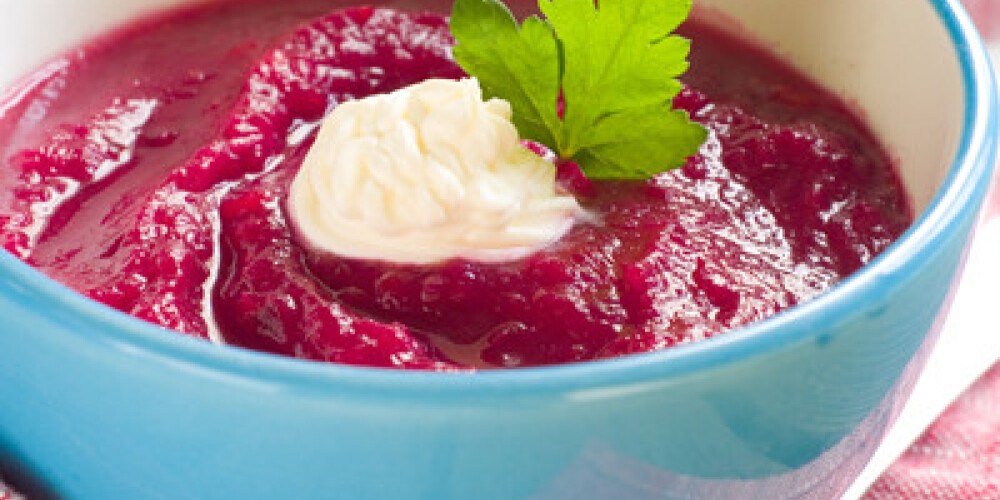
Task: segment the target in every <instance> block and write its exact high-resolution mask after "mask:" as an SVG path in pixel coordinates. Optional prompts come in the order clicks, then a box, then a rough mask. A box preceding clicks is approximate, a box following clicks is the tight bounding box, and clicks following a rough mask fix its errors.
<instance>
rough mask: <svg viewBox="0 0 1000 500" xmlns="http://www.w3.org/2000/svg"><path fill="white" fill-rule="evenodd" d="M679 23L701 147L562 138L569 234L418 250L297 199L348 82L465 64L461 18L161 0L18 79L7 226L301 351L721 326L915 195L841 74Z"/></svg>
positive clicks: (514, 341)
mask: <svg viewBox="0 0 1000 500" xmlns="http://www.w3.org/2000/svg"><path fill="white" fill-rule="evenodd" d="M681 34H682V35H684V36H686V37H688V38H690V39H692V40H693V45H692V54H691V69H690V70H689V71H688V73H687V74H686V75H685V76H684V77H683V78H682V80H683V82H684V84H685V88H684V90H683V91H682V93H681V94H680V95H679V96H678V97H676V98H675V99H674V106H675V107H677V108H679V109H683V110H686V111H687V112H688V113H690V116H691V117H692V119H694V120H695V121H697V122H699V123H701V124H703V125H705V126H706V127H707V128H708V129H709V131H710V132H709V138H708V140H707V142H706V143H705V144H704V145H703V146H702V148H701V151H700V153H699V154H698V155H696V156H694V157H692V158H690V159H689V160H688V161H687V163H686V164H685V165H684V166H683V167H682V168H680V169H677V170H673V171H670V172H667V173H663V174H660V175H658V176H656V177H655V178H653V179H651V180H648V181H595V180H590V179H587V178H586V177H584V176H583V175H582V174H581V172H580V170H579V168H577V167H576V165H575V164H573V163H566V162H562V163H559V164H558V165H557V168H558V181H559V183H560V185H561V186H562V187H563V189H565V190H566V191H567V192H570V193H572V194H573V195H574V196H575V197H576V199H577V200H578V202H579V204H580V205H581V206H582V207H583V208H584V209H585V210H586V211H587V212H588V214H590V217H588V218H587V219H586V220H583V221H579V222H577V223H576V224H575V225H574V226H573V227H572V229H570V231H569V232H568V233H567V234H566V235H565V236H564V237H562V238H561V239H560V240H559V241H558V242H556V243H554V244H552V245H550V246H548V247H546V248H544V249H542V250H540V251H538V252H536V253H534V254H532V255H529V256H527V257H524V258H520V259H517V260H515V261H511V262H504V263H483V262H475V261H468V260H461V259H452V260H448V261H445V262H441V263H436V264H426V265H406V264H393V263H388V262H382V261H377V260H367V259H356V258H353V259H352V258H346V257H337V256H334V255H330V254H324V253H321V252H317V251H314V250H311V249H310V248H309V247H308V246H307V245H303V244H302V242H301V241H300V240H299V238H298V237H297V236H296V234H295V232H294V231H293V230H292V225H291V222H290V220H289V217H288V213H287V210H286V205H285V203H286V199H287V197H288V191H289V185H290V183H291V182H292V178H293V177H294V176H295V174H296V172H297V171H298V169H299V166H300V164H301V162H302V160H303V157H304V156H305V154H306V152H307V151H308V150H309V147H310V146H311V144H312V141H313V140H314V138H315V132H316V126H317V124H318V123H319V121H320V120H321V119H322V118H323V117H324V115H325V114H326V113H328V112H329V111H330V109H332V108H334V107H335V106H337V104H338V103H342V102H345V101H349V100H353V99H357V98H361V97H364V96H368V95H373V94H379V93H386V92H389V91H392V90H395V89H398V88H401V87H404V86H407V85H410V84H413V83H416V82H420V81H423V80H426V79H429V78H446V79H458V78H462V77H464V76H465V75H464V73H463V72H462V70H461V69H460V68H459V67H458V66H457V65H456V64H455V63H454V61H453V60H452V58H451V53H450V50H449V49H450V46H451V44H452V43H453V41H452V38H451V35H450V34H449V30H448V25H447V19H446V18H445V17H444V16H443V15H441V14H438V13H420V12H409V11H398V10H391V9H382V8H370V7H357V8H350V9H346V10H338V11H333V12H331V11H330V8H329V7H328V6H324V5H323V2H321V1H318V0H297V1H294V2H265V1H252V0H251V1H247V0H241V1H226V2H222V3H216V4H210V5H201V6H196V7H189V8H186V9H183V10H177V11H172V12H169V13H166V14H162V15H160V16H158V17H155V18H151V19H149V20H145V21H141V22H139V23H138V24H134V25H131V26H129V27H126V28H123V29H121V30H119V31H117V32H114V33H111V34H109V35H106V36H104V37H103V38H100V39H98V40H96V41H93V42H91V43H90V44H88V45H85V46H82V47H80V48H79V49H77V50H75V51H73V52H71V53H68V54H67V55H65V56H63V57H61V58H58V59H56V60H54V61H52V62H51V63H49V64H47V65H46V66H44V67H43V68H41V69H40V70H38V71H37V72H36V73H35V74H34V75H32V77H31V78H28V79H26V80H25V82H26V83H24V84H23V86H22V88H21V89H20V91H19V92H16V93H11V94H9V95H11V96H16V97H14V100H13V101H10V102H7V103H5V108H4V109H6V111H5V112H4V113H3V115H2V116H0V153H2V154H0V159H2V162H3V165H2V168H0V185H2V186H3V187H2V189H0V241H2V243H3V246H4V248H6V249H7V250H8V251H10V252H12V253H13V254H15V255H16V256H18V257H19V258H21V259H22V260H24V261H25V262H27V263H29V264H31V265H32V266H35V267H37V268H38V269H40V270H41V271H43V272H44V273H46V274H47V275H49V276H51V277H53V278H55V279H57V280H59V281H61V282H63V283H65V284H67V285H68V286H70V287H72V288H73V289H75V290H77V291H79V292H80V293H82V294H84V295H86V296H88V297H91V298H93V299H94V300H97V301H99V302H102V303H104V304H107V305H109V306H111V307H113V308H116V309H118V310H120V311H123V312H125V313H128V314H131V315H133V316H135V317H138V318H141V319H144V320H146V321H149V322H152V323H155V324H157V325H161V326H163V327H164V328H167V329H170V330H175V331H177V332H180V333H183V334H187V335H191V336H196V337H202V338H205V339H211V340H214V341H218V342H223V343H227V344H233V345H239V346H244V347H248V348H251V349H256V350H262V351H267V352H272V353H279V354H284V355H289V356H295V357H299V358H304V359H310V360H318V361H328V362H337V363H349V364H356V365H365V366H379V367H396V368H417V369H431V370H468V369H476V368H495V367H506V368H510V367H520V366H535V365H545V364H558V363H568V362H576V361H585V360H594V359H600V358H607V357H614V356H619V355H624V354H629V353H639V352H646V351H651V350H656V349H663V348H668V347H670V346H673V345H677V344H681V343H687V342H693V341H697V340H701V339H705V338H708V337H711V336H713V335H719V334H724V332H725V331H727V330H730V329H732V328H735V327H738V326H740V325H745V324H748V323H751V322H755V321H758V320H761V319H763V318H766V317H768V316H770V315H772V314H775V313H776V312H778V311H780V310H782V309H784V308H787V307H790V306H793V305H795V304H798V303H801V302H803V301H807V300H809V299H810V298H812V297H815V296H816V295H817V294H820V293H822V292H823V291H824V290H826V289H828V288H829V287H831V286H832V285H834V284H836V283H837V282H838V281H839V280H841V279H842V278H844V277H845V276H846V275H848V274H850V273H852V272H854V271H856V270H857V269H858V268H859V267H861V266H863V265H864V264H866V263H867V262H869V261H870V260H871V259H872V258H874V257H875V256H876V255H878V254H879V253H880V252H882V251H883V250H884V249H885V248H886V247H887V246H888V245H890V244H891V243H892V241H893V240H894V239H895V238H897V237H898V236H899V235H900V234H901V233H902V232H903V231H904V230H905V229H906V227H907V226H908V225H909V224H910V222H911V213H910V209H909V207H908V202H907V200H906V197H905V194H904V192H903V190H902V187H901V184H900V181H899V179H898V178H897V176H896V174H895V172H894V170H893V168H892V166H891V163H890V161H889V159H888V156H887V154H886V153H885V152H884V151H883V149H882V147H881V146H880V145H879V143H878V142H877V140H876V139H875V138H874V137H873V136H872V134H871V133H870V132H869V131H868V130H867V129H866V127H865V126H864V125H863V124H862V123H861V121H860V120H859V119H858V118H857V117H856V116H854V115H853V114H852V113H851V112H850V111H849V110H848V109H847V107H846V106H845V105H844V104H843V103H842V102H840V101H839V100H838V99H837V98H835V97H834V96H832V95H831V94H830V93H828V92H827V91H825V90H823V89H820V88H819V87H817V86H816V85H815V84H813V83H811V82H809V81H808V80H806V79H805V78H804V77H803V76H801V75H799V74H798V73H797V72H795V71H794V70H792V69H790V68H789V67H787V66H786V65H785V64H783V63H781V62H779V61H777V60H776V59H775V58H773V57H772V56H770V55H768V54H767V53H765V52H764V51H761V50H758V49H756V48H754V47H752V46H749V45H747V44H746V43H743V42H741V41H738V40H736V39H735V38H733V37H731V36H730V35H727V34H725V33H723V32H720V31H717V30H716V29H714V28H711V27H709V26H707V25H703V24H700V23H698V22H691V21H689V22H688V23H687V24H686V25H685V26H683V27H682V29H681ZM532 147H534V148H535V149H536V151H537V152H538V153H539V154H542V155H548V152H547V151H546V150H544V148H541V147H537V146H534V145H533V146H532ZM549 156H550V155H549Z"/></svg>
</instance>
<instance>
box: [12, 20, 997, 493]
mask: <svg viewBox="0 0 1000 500" xmlns="http://www.w3.org/2000/svg"><path fill="white" fill-rule="evenodd" d="M48 3H51V2H49V1H48V0H44V1H42V0H40V1H39V2H35V3H32V2H24V3H22V4H19V8H23V9H24V10H21V11H18V15H21V16H22V17H23V16H30V15H32V14H31V12H34V11H33V10H32V9H36V8H37V9H42V8H44V7H45V6H46V4H48ZM153 3H156V4H157V5H159V4H164V3H170V2H169V0H158V1H151V2H148V4H150V5H151V4H153ZM132 4H135V6H124V7H123V3H122V2H114V1H112V0H101V1H97V0H95V1H94V2H63V4H61V5H62V6H61V9H62V10H63V11H64V12H62V14H61V15H66V16H74V19H76V20H80V22H79V23H75V24H73V25H74V26H76V24H80V25H86V26H90V24H88V23H89V22H91V21H95V20H98V21H100V20H101V19H105V20H107V19H112V18H113V16H110V15H108V16H105V17H100V16H102V15H105V14H107V13H108V12H112V13H114V15H115V16H125V15H131V13H132V11H131V10H129V9H132V10H136V11H137V10H138V9H140V8H142V6H145V5H147V3H144V2H133V3H132ZM129 5H131V4H129ZM106 8H107V9H112V8H113V10H110V11H106V12H105V11H104V10H102V9H106ZM700 8H701V9H702V12H701V15H704V16H706V18H711V19H715V20H717V21H719V20H721V21H722V22H726V23H728V24H729V25H730V26H734V27H735V26H737V25H738V26H739V29H741V30H743V32H744V33H745V34H746V35H747V36H751V37H753V38H756V39H758V40H760V41H762V43H766V44H768V45H772V46H774V47H775V48H776V50H777V51H778V52H780V53H781V54H782V55H784V56H785V57H787V58H788V59H789V60H790V61H792V62H793V63H794V64H796V65H798V66H799V67H801V68H802V69H803V70H804V71H806V72H808V73H810V74H812V75H813V76H814V77H816V78H817V79H819V80H820V81H822V82H824V83H825V84H827V85H828V86H830V87H831V88H833V89H834V90H835V91H837V92H840V93H842V94H843V95H845V96H846V97H847V98H848V99H850V100H852V101H853V102H856V103H857V104H858V105H859V106H860V107H861V109H862V110H863V112H864V114H865V116H866V117H867V119H868V121H869V122H870V123H871V124H872V127H873V128H874V130H876V132H877V133H878V134H879V135H880V136H881V137H882V139H883V140H884V141H885V142H886V144H887V145H888V147H889V149H890V151H891V152H892V154H893V155H894V156H895V157H896V158H898V159H899V163H900V168H901V171H902V177H903V178H904V181H905V183H906V185H907V188H908V190H909V192H910V194H911V195H912V197H913V199H914V204H915V206H916V207H917V208H918V209H919V210H920V212H919V218H918V220H917V222H916V224H914V226H913V227H912V228H911V229H910V230H909V231H908V232H907V233H906V234H905V235H904V236H903V237H902V238H901V239H900V240H899V241H898V242H896V243H895V244H894V245H893V246H892V247H891V249H889V250H888V251H887V252H885V253H884V254H883V255H881V256H880V257H879V258H877V259H876V260H875V261H874V262H873V263H871V264H870V265H868V266H867V267H865V268H864V269H863V270H861V271H860V272H858V273H857V274H855V275H854V276H852V277H850V278H849V279H847V280H845V281H844V282H843V283H841V284H839V285H838V286H837V287H836V288H834V289H833V290H832V291H830V292H829V293H827V294H825V295H823V296H822V297H820V298H818V299H816V300H813V301H812V302H809V303H806V304H803V305H801V306H798V307H795V308H792V309H790V310H788V311H786V312H784V313H782V314H780V315H778V316H776V317H774V318H771V319H769V320H767V321H763V322H761V323H759V324H755V325H752V326H749V327H746V328H742V329H739V330H737V331H733V332H730V333H728V334H726V335H721V336H719V337H717V338H713V339H711V340H707V341H704V342H701V343H696V344H692V345H686V346H681V347H677V348H674V349H671V350H667V351H663V352H656V353H651V354H645V355H638V356H631V357H626V358H622V359H615V360H608V361H601V362H594V363H586V364H578V365H574V366H558V367H549V368H538V369H522V370H516V371H498V372H489V373H479V374H474V375H448V374H438V373H409V372H407V373H403V372H397V371H387V370H379V369H367V368H356V367H348V366H332V365H323V364H315V363H309V362H303V361H298V360H294V359H286V358H281V357H276V356H271V355H267V354H261V353H256V352H249V351H246V350H241V349H237V348H230V347H220V346H216V345H211V344H208V343H205V342H201V341H197V340H192V339H190V338H186V337H183V336H180V335H170V334H165V333H164V332H163V331H162V330H160V329H158V328H156V327H153V326H150V325H148V324H146V323H143V322H141V321H138V320H135V319H132V318H129V317H127V316H124V315H122V314H120V313H118V312H115V311H113V310H111V309H108V308H106V307H104V306H101V305H99V304H96V303H94V302H91V301H89V300H87V299H85V298H82V297H81V296H79V295H77V294H75V293H73V292H71V291H70V290H68V289H66V288H65V287H63V286H61V285H59V284H58V283H55V282H53V281H52V280H50V279H48V278H46V277H44V276H42V275H40V274H39V273H38V272H36V271H34V270H33V269H31V268H30V267H28V266H26V265H24V264H22V263H21V262H19V261H17V260H16V259H14V258H13V257H11V256H10V255H7V254H3V255H0V317H2V318H3V324H2V326H0V467H3V468H4V469H3V474H5V475H6V476H7V477H8V478H10V477H14V478H15V479H18V480H20V481H21V482H22V483H23V484H29V485H30V486H31V487H32V488H37V489H38V490H39V492H40V493H37V494H38V495H40V496H45V495H47V494H52V495H55V496H59V497H62V498H67V499H85V500H91V499H102V500H115V499H122V500H140V499H159V498H164V499H166V498H170V499H178V498H180V499H195V498H198V499H200V498H221V499H230V498H240V499H254V498H262V499H263V498H268V499H272V498H290V499H318V498H377V499H390V498H391V499H404V498H439V499H448V498H454V499H493V498H496V499H527V498H532V499H577V498H614V499H633V498H634V499H640V498H671V499H673V498H677V499H681V498H683V499H695V498H717V499H786V498H788V499H790V498H810V499H813V498H815V499H834V498H837V497H838V496H839V495H840V493H842V492H843V491H844V490H845V489H846V488H847V486H848V485H849V484H850V482H851V481H852V480H853V478H854V477H855V476H856V475H857V474H858V473H859V471H860V470H861V469H862V467H863V466H864V464H865V462H866V461H867V459H868V458H869V457H870V456H871V454H872V453H873V451H874V450H875V448H876V446H877V445H878V443H879V441H880V439H881V437H882V435H883V434H884V432H885V431H886V429H887V427H888V426H889V425H890V423H891V422H892V420H893V418H894V417H895V415H896V413H897V411H898V409H899V408H900V406H901V405H902V403H903V402H904V400H905V398H906V396H907V394H908V393H909V389H910V387H911V385H912V383H913V381H914V378H915V375H916V374H917V372H918V371H919V370H920V368H921V367H922V364H923V359H924V356H925V355H926V354H927V352H928V350H929V349H930V348H931V346H932V345H933V342H934V339H935V334H936V325H937V324H939V322H940V319H941V317H942V315H943V313H944V309H946V307H945V304H946V303H947V298H948V296H949V290H951V288H952V285H953V281H954V279H955V276H956V272H957V271H958V269H959V268H960V264H961V261H962V257H963V252H964V251H965V249H966V247H967V244H968V242H969V239H970V229H971V228H972V227H973V223H974V221H975V220H976V215H977V212H978V209H979V206H980V203H981V201H982V199H983V197H984V194H985V190H986V187H987V182H988V179H989V176H990V170H991V166H992V164H993V160H994V154H995V148H996V144H995V141H996V138H997V135H998V131H997V117H996V107H997V104H996V96H995V90H994V83H993V80H992V72H991V70H990V67H989V62H988V59H987V57H986V55H985V52H984V50H983V48H982V46H981V43H980V41H979V39H978V37H977V35H976V33H975V32H974V30H973V28H972V25H971V23H970V22H969V20H968V18H967V16H966V15H965V14H964V13H963V12H962V11H961V9H960V7H958V4H957V3H956V2H954V1H949V0H919V1H917V0H880V1H879V2H869V1H867V0H842V1H838V2H801V1H798V0H757V1H755V2H746V1H745V0H732V1H726V0H704V1H703V2H701V4H700ZM102 12H104V14H102ZM46 15H53V14H52V13H51V12H49V13H48V14H46ZM15 17H17V16H15ZM21 20H22V21H23V19H21ZM0 31H5V30H4V29H3V27H2V26H0ZM79 35H80V33H77V32H74V31H73V30H72V29H68V30H47V31H46V33H32V34H28V35H25V34H24V33H23V32H21V33H20V34H19V35H18V36H21V37H22V39H21V41H22V42H23V41H24V40H23V37H24V36H35V37H47V38H45V39H44V40H43V39H39V40H38V43H39V44H41V45H44V44H45V43H48V44H49V45H45V46H60V44H65V43H67V42H69V41H70V40H72V39H74V38H75V37H77V36H79ZM52 37H63V38H60V39H59V40H56V41H52V40H51V38H52ZM5 42H9V41H5ZM3 46H7V47H10V46H13V45H11V44H10V43H4V45H3ZM18 46H25V47H30V46H35V45H33V44H32V43H24V44H22V45H18ZM41 55H42V54H38V55H37V57H41ZM25 57H28V56H25ZM25 61H26V62H24V61H22V62H24V64H28V63H31V64H35V63H37V62H38V61H37V60H34V61H32V60H31V57H28V58H27V59H25ZM17 64H21V62H17ZM10 65H14V66H16V64H15V63H13V62H12V63H11V64H10ZM15 70H16V71H21V70H23V68H21V67H19V66H16V67H15ZM5 71H13V70H11V69H10V68H7V69H5ZM8 76H9V75H8Z"/></svg>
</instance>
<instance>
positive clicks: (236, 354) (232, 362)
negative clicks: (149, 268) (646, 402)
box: [0, 0, 998, 398]
mask: <svg viewBox="0 0 1000 500" xmlns="http://www.w3.org/2000/svg"><path fill="white" fill-rule="evenodd" d="M927 1H928V2H930V3H931V4H932V6H933V8H934V9H935V11H936V12H937V15H938V17H939V19H940V21H941V23H942V24H943V25H944V26H945V28H946V30H947V32H948V35H949V37H950V39H951V41H952V44H953V47H954V49H955V51H956V56H957V59H958V62H959V65H960V70H961V73H962V80H963V85H964V90H965V94H966V95H965V117H964V125H963V129H962V134H961V138H960V142H959V148H958V151H957V153H956V155H955V157H954V159H953V161H952V164H951V167H950V168H949V171H948V175H947V177H946V179H945V180H944V183H943V184H942V187H941V188H939V189H938V191H937V193H936V194H935V197H934V199H933V200H932V201H931V203H930V204H929V205H928V207H927V209H926V210H925V211H924V212H923V213H922V214H921V215H920V216H919V217H918V218H917V219H916V220H915V221H914V223H913V224H912V225H911V227H910V228H909V229H908V230H907V231H906V232H904V234H903V235H902V236H900V238H899V239H897V241H895V242H894V243H893V244H892V245H891V246H890V247H889V248H888V249H886V250H885V251H884V252H883V253H882V254H881V255H879V256H878V257H877V258H876V259H874V260H873V261H872V262H870V263H869V264H867V265H866V266H864V267H863V268H862V269H860V270H859V271H857V272H855V273H854V274H852V275H851V276H849V277H848V278H846V279H845V280H843V281H841V282H840V283H838V284H837V285H835V286H834V287H833V288H831V289H830V290H828V291H826V292H825V293H823V294H822V295H820V296H819V297H817V298H815V299H813V300H811V301H809V302H806V303H803V304H800V305H797V306H794V307H791V308H788V309H786V310H784V311H782V312H781V313H779V314H776V315H774V316H772V317H770V318H767V319H765V320H762V321H759V322H756V323H753V324H750V325H746V326H743V327H739V328H736V329H733V330H731V331H729V332H727V333H726V334H725V335H719V336H715V337H712V338H709V339H705V340H701V341H698V342H694V343H690V344H685V345H680V346H674V347H671V348H669V349H664V350H659V351H654V352H648V353H641V354H633V355H627V356H622V357H618V358H611V359H603V360H596V361H587V362H580V363H572V364H564V365H554V366H542V367H531V368H518V369H511V370H486V371H478V372H476V373H471V374H470V373H446V372H445V373H440V372H429V371H419V370H399V369H391V368H372V367H361V366H350V365H341V364H332V363H324V362H315V361H306V360H301V359H294V358H290V357H286V356H281V355H276V354H270V353H264V352H258V351H252V350H249V349H245V348H241V347H236V346H220V345H217V344H213V343H210V342H205V341H204V340H201V339H196V338H191V337H189V336H186V335H178V334H174V333H169V334H168V332H167V331H166V329H164V328H163V327H160V326H157V325H153V324H151V323H147V322H145V321H142V320H139V319H136V318H133V317H131V316H129V315H127V314H125V313H122V312H119V311H117V310H114V309H112V308H110V307H108V306H105V305H103V304H100V303H98V302H96V301H93V300H91V299H88V298H86V297H84V296H82V295H80V294H78V293H76V292H75V291H73V290H71V289H69V288H68V287H66V286H64V285H62V284H61V283H58V282H57V281H55V280H54V279H51V278H49V277H47V276H45V275H44V274H42V273H41V272H40V271H38V270H36V269H34V268H32V267H31V266H29V265H27V264H25V263H23V262H22V261H20V260H19V259H17V258H15V257H14V256H13V255H11V254H10V253H8V252H6V251H3V252H0V279H3V277H4V276H6V279H5V280H12V281H13V282H15V283H17V284H18V285H17V288H19V289H23V290H26V291H27V292H28V293H30V294H33V295H35V296H37V297H39V298H41V299H43V302H41V303H49V304H52V306H53V307H58V308H60V310H61V311H62V312H64V313H66V314H72V315H73V317H74V319H75V320H83V321H87V322H89V323H90V324H92V325H99V326H100V328H96V329H95V334H94V335H87V336H86V337H87V338H86V339H84V340H83V341H86V342H90V343H97V342H101V343H104V344H108V341H109V340H110V341H111V344H113V345H118V346H128V350H129V351H131V352H143V353H145V354H147V355H150V356H153V357H155V358H160V359H166V360H169V361H170V362H171V364H174V365H178V364H179V365H178V366H180V367H182V368H185V369H187V370H196V371H198V372H205V370H208V371H209V372H213V373H215V374H219V375H224V376H225V377H226V378H229V379H232V377H236V378H237V379H239V380H240V381H241V382H242V383H244V384H245V383H250V384H255V385H256V384H263V385H267V386H271V387H274V386H278V387H284V388H288V389H294V390H296V391H298V392H303V391H304V392H307V393H310V394H316V395H320V396H322V395H329V394H333V393H342V392H343V391H344V390H348V391H350V392H355V393H356V394H358V395H363V394H368V395H370V394H371V391H373V390H377V391H380V392H379V394H385V393H390V394H393V395H395V396H398V397H403V398H410V397H412V398H423V397H425V396H427V395H428V394H438V395H444V394H448V395H451V396H459V397H484V396H495V395H497V394H508V395H513V394H518V395H522V396H523V395H531V394H535V395H545V394H555V393H558V394H567V393H572V392H575V391H581V390H587V391H593V390H600V389H604V390H607V389H615V388H617V389H619V390H622V389H625V390H629V389H628V387H632V388H635V387H639V386H640V385H645V384H649V383H659V382H664V381H669V380H670V379H675V378H678V377H681V376H687V375H692V374H695V373H700V372H705V371H708V370H711V369H712V368H716V367H719V366H722V365H733V364H737V363H740V362H745V361H748V360H752V359H755V358H758V357H760V356H762V355H764V354H767V353H770V352H774V351H776V350H779V349H781V348H784V347H786V346H790V345H793V344H795V343H799V342H804V341H811V340H815V338H816V336H817V335H820V334H819V333H817V331H818V330H820V329H818V328H810V327H809V325H829V324H835V323H836V322H838V321H840V320H841V318H844V317H849V316H851V315H856V314H858V311H863V310H865V309H866V308H872V307H877V301H871V300H867V299H869V298H871V297H880V296H885V295H886V294H887V293H889V292H891V291H892V289H893V287H894V283H896V282H898V281H899V279H901V278H903V277H905V276H908V275H911V274H913V273H914V272H916V270H917V269H918V268H919V267H920V263H921V262H924V261H926V260H927V259H928V257H929V256H930V254H931V253H932V252H933V251H934V250H935V249H936V248H939V247H941V246H942V245H944V244H945V242H946V241H948V238H949V235H951V234H952V232H953V231H954V230H955V229H954V226H955V224H954V222H955V221H957V220H959V219H962V218H963V217H966V216H969V215H970V211H975V213H978V208H979V203H978V202H976V201H975V200H976V196H977V195H981V194H980V193H981V191H982V190H984V189H985V187H984V185H985V184H988V182H989V176H990V172H991V171H992V168H993V163H994V160H995V154H996V151H995V146H996V140H997V138H996V136H997V135H998V134H997V96H996V90H995V89H996V87H995V83H994V73H993V71H992V68H991V65H990V60H989V57H988V55H987V52H986V50H985V47H984V46H983V43H982V40H981V39H980V38H979V35H978V33H977V31H976V30H975V28H974V26H973V23H972V21H971V19H970V18H969V16H968V14H967V13H966V12H965V10H964V8H963V7H961V5H960V4H959V3H958V0H927ZM969 200H973V201H972V202H969ZM873 304H876V305H873ZM612 392H617V391H612Z"/></svg>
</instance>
